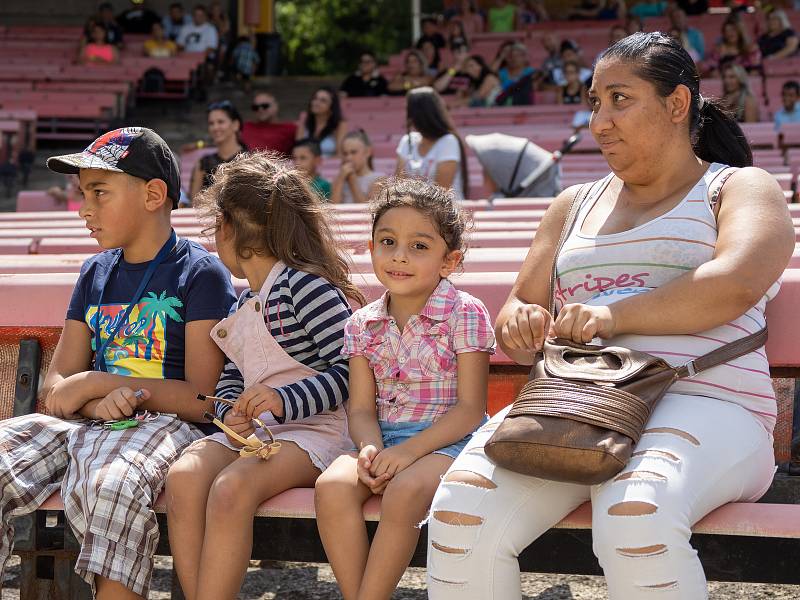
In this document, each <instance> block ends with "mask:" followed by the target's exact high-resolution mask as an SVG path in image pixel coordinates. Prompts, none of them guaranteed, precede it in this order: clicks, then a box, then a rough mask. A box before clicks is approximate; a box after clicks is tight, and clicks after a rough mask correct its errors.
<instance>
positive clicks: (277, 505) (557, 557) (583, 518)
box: [0, 271, 800, 597]
mask: <svg viewBox="0 0 800 600" xmlns="http://www.w3.org/2000/svg"><path fill="white" fill-rule="evenodd" d="M75 277H76V274H74V273H72V274H66V275H59V274H56V275H52V276H49V277H48V278H47V281H46V282H45V281H42V279H43V278H42V277H40V276H37V275H11V276H0V305H1V306H4V307H8V310H4V311H3V313H2V314H0V343H4V344H5V345H6V346H13V345H15V344H17V345H18V344H19V343H20V339H21V338H22V337H24V331H25V328H31V327H34V328H37V329H34V330H28V331H29V334H31V335H32V337H34V338H35V339H38V340H41V341H42V343H43V345H44V346H45V354H47V352H48V351H52V344H54V343H55V340H56V339H57V333H58V327H59V326H60V325H61V320H62V316H61V315H63V312H64V308H65V306H66V304H67V302H68V299H69V295H70V292H71V287H72V285H73V283H74V281H75ZM514 278H515V274H514V273H479V274H474V275H470V274H465V275H460V276H458V277H457V281H458V283H457V285H459V287H461V288H462V289H464V290H466V291H468V292H470V293H473V294H476V295H478V296H479V297H481V298H483V299H484V300H486V301H487V306H488V307H489V310H490V312H491V313H492V314H493V315H494V314H496V312H497V310H498V308H499V307H500V305H501V304H502V302H503V300H504V299H505V296H506V295H507V293H508V289H509V288H510V285H511V283H512V282H513V280H514ZM354 281H357V282H358V283H359V284H360V285H361V282H362V281H363V282H364V285H365V288H366V289H365V291H367V293H368V296H369V297H376V296H377V294H379V293H380V288H379V286H378V285H377V281H376V280H375V279H374V276H367V277H362V276H354ZM236 283H237V287H238V286H240V285H241V282H236ZM799 303H800V272H798V271H787V272H786V274H785V282H784V289H783V291H782V292H781V294H780V295H779V296H778V298H777V299H776V300H774V301H773V302H771V303H770V304H769V306H768V318H769V320H770V322H771V323H772V324H773V326H772V333H771V336H770V340H769V343H768V346H767V351H768V353H769V357H770V364H771V367H772V370H773V376H775V377H781V376H782V377H787V376H789V377H796V376H797V374H798V372H800V369H799V368H798V367H800V352H798V348H797V345H796V343H795V341H796V339H797V338H798V335H800V322H798V320H797V319H795V318H794V313H795V307H796V306H797V305H798V304H799ZM775 323H780V326H776V325H775ZM48 328H49V329H48ZM37 347H38V346H33V345H32V344H31V343H28V342H26V343H23V345H22V346H20V348H21V350H20V351H18V354H19V355H20V361H19V363H18V364H17V365H12V366H16V368H17V371H18V373H21V375H19V376H20V377H23V376H25V375H26V374H27V377H26V378H25V379H24V381H28V382H31V381H34V380H35V379H33V378H32V375H33V369H34V367H38V366H39V362H38V361H39V356H38V355H37V354H36V352H35V349H36V348H37ZM498 358H499V360H498V359H495V360H493V361H492V375H491V381H490V386H491V387H490V389H491V396H490V397H491V401H492V405H491V407H490V411H491V412H494V411H496V410H499V408H501V407H502V405H504V404H506V403H507V402H509V401H510V400H511V399H512V398H513V396H514V394H515V390H516V389H518V387H519V385H521V383H522V382H523V381H524V379H525V369H524V368H520V367H514V366H512V365H510V364H508V365H504V364H503V363H502V360H503V359H502V357H498ZM506 360H507V359H506ZM43 366H44V365H43ZM20 381H22V380H20ZM775 384H776V388H777V389H778V390H779V395H780V403H781V416H780V420H781V427H779V430H778V431H777V432H776V460H778V461H779V462H782V461H784V460H786V459H787V458H788V441H789V440H788V437H787V432H788V431H789V430H787V429H786V426H787V424H788V423H790V421H791V407H792V386H793V381H791V380H787V379H776V380H775ZM34 388H35V386H33V387H31V386H30V385H27V386H25V385H22V386H19V385H18V386H17V388H16V391H15V394H14V403H15V405H16V406H17V408H20V407H21V406H27V408H28V410H32V409H33V407H34V406H35V402H33V399H34V398H35V389H34ZM796 501H797V483H796V482H795V481H794V478H792V477H787V476H778V477H776V479H775V483H774V484H773V488H772V489H771V490H770V492H769V493H768V496H767V497H766V498H765V501H764V502H762V503H758V504H744V503H738V504H731V505H727V506H724V507H721V508H719V509H717V510H716V511H714V512H712V513H711V514H709V515H708V516H706V517H705V518H704V519H703V520H701V521H700V522H699V523H697V524H696V525H695V526H694V528H693V533H694V536H693V543H694V544H695V545H696V547H698V549H699V551H700V556H701V559H702V560H703V562H704V566H705V569H706V572H707V574H708V576H709V578H711V579H722V580H735V581H738V580H747V581H763V582H778V581H780V582H787V583H798V582H800V577H799V576H798V575H799V574H798V572H797V570H796V568H794V567H795V563H794V559H795V557H796V554H797V550H798V549H800V542H799V541H798V540H800V506H797V505H796V504H794V503H795V502H796ZM768 502H773V503H768ZM154 508H155V510H156V512H157V513H158V514H159V521H160V523H161V526H162V543H161V546H160V547H159V552H160V553H168V552H169V550H168V547H167V538H166V535H164V534H163V533H164V532H163V528H165V526H166V519H165V517H164V502H163V498H159V499H158V500H157V502H156V505H155V507H154ZM62 509H63V505H62V504H61V500H60V498H59V497H58V495H57V494H56V495H54V496H52V497H51V498H50V499H48V500H47V501H46V503H45V505H44V506H43V507H42V508H41V509H40V511H38V512H37V513H36V514H35V515H31V516H30V517H27V518H26V519H27V525H26V526H27V528H28V529H27V531H28V532H30V533H29V535H28V537H27V539H22V540H19V541H18V544H17V548H16V551H17V552H18V553H19V554H20V555H21V556H22V557H23V560H24V561H26V563H25V564H27V565H29V566H28V567H27V568H28V569H29V575H28V577H29V579H26V580H24V581H23V588H24V587H25V586H29V587H28V589H33V587H35V586H38V585H41V584H42V583H43V582H42V581H37V579H38V578H41V579H44V578H46V577H48V573H47V571H48V570H50V571H51V572H50V574H49V576H50V577H52V576H53V572H59V571H58V569H48V567H47V561H48V560H49V561H51V565H52V564H56V565H58V564H60V563H59V561H61V563H66V568H65V569H63V570H62V571H61V572H62V573H67V574H68V572H69V571H68V566H69V561H70V560H71V559H72V557H73V556H74V544H73V545H72V546H71V545H70V543H69V535H68V534H66V535H65V532H64V526H63V517H61V516H60V515H61V510H62ZM257 514H258V518H257V519H256V523H255V532H254V533H255V539H256V540H263V541H259V542H257V543H256V545H255V547H254V557H256V558H267V559H270V558H271V559H282V560H305V561H324V560H325V557H324V553H323V552H322V548H321V545H320V543H319V541H318V536H317V533H316V527H315V522H314V509H313V491H312V490H310V489H294V490H289V491H287V492H285V493H283V494H281V495H279V496H277V497H275V498H273V499H271V500H269V501H267V502H265V503H264V504H262V506H261V507H260V508H259V511H258V513H257ZM48 515H49V516H50V517H51V518H50V519H49V520H48V518H47V517H48ZM364 515H365V518H366V519H368V520H369V521H370V522H371V523H372V524H371V526H370V527H371V530H374V527H375V523H374V522H375V521H377V520H378V519H379V518H380V503H379V499H377V498H373V499H371V500H370V501H369V502H367V503H366V504H365V506H364ZM53 517H55V519H53ZM54 522H55V523H54ZM590 526H591V519H590V509H589V506H588V505H583V506H581V507H579V508H578V509H577V510H576V511H574V512H573V513H572V514H570V515H569V516H568V517H566V518H565V519H564V520H563V521H562V522H561V523H559V524H558V525H557V526H556V527H555V528H554V529H553V530H551V531H550V532H548V533H546V534H545V535H544V536H543V537H542V538H540V539H539V540H537V542H535V543H534V544H532V545H531V546H530V547H529V548H528V549H527V550H526V551H525V552H523V554H522V555H521V557H520V561H521V566H522V568H523V569H524V570H536V571H540V572H559V573H564V572H576V573H588V574H598V573H599V568H598V566H597V564H596V561H595V560H594V558H593V557H592V554H591V541H590V535H591V534H590V530H589V528H590ZM20 530H24V529H23V528H20ZM60 536H64V537H65V538H66V540H67V541H66V544H65V545H66V548H65V546H64V545H63V544H64V542H61V543H58V542H56V545H55V546H54V545H53V542H52V541H51V540H53V539H54V538H55V539H59V538H60ZM301 539H302V540H303V543H302V544H298V541H299V540H301ZM64 548H65V549H64ZM424 553H425V539H424V536H423V539H422V540H421V542H420V545H419V547H418V550H417V554H416V555H415V559H414V562H413V563H412V564H414V565H424ZM37 566H39V568H40V569H41V571H42V572H41V573H40V572H38V571H37ZM63 566H64V565H62V567H63ZM69 579H70V577H69V576H68V575H62V576H60V577H59V584H61V585H66V586H67V587H70V584H69V583H68V582H67V580H69ZM45 583H46V582H45ZM78 587H79V586H78V584H76V583H75V582H73V584H72V588H71V589H72V590H73V591H72V592H70V593H77V591H76V590H77V589H78ZM65 593H66V591H65ZM65 597H66V596H65ZM73 597H74V596H73Z"/></svg>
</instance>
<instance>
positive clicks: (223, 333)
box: [217, 329, 228, 339]
mask: <svg viewBox="0 0 800 600" xmlns="http://www.w3.org/2000/svg"><path fill="white" fill-rule="evenodd" d="M227 335H228V332H227V331H225V330H224V329H218V330H217V337H218V338H220V339H224V338H225V337H226V336H227Z"/></svg>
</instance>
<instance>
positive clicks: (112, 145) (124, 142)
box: [47, 127, 181, 208]
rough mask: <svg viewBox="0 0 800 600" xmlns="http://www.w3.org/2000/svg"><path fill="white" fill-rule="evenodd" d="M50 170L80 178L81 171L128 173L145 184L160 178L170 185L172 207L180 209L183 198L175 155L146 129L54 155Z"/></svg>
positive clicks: (128, 130)
mask: <svg viewBox="0 0 800 600" xmlns="http://www.w3.org/2000/svg"><path fill="white" fill-rule="evenodd" d="M47 167H48V168H49V169H50V170H51V171H55V172H56V173H64V174H66V175H77V174H78V173H79V172H80V170H81V169H101V170H103V171H114V172H115V173H127V174H128V175H131V176H133V177H138V178H140V179H144V180H145V181H150V180H151V179H161V180H162V181H163V182H164V183H166V184H167V196H168V197H169V199H170V200H172V208H177V207H178V200H179V199H180V196H181V176H180V171H179V169H178V161H177V159H176V158H175V155H174V154H173V153H172V150H170V148H169V146H168V145H167V143H166V142H165V141H164V140H163V139H162V138H161V136H159V135H158V134H157V133H156V132H155V131H153V130H152V129H147V128H146V127H123V128H121V129H115V130H114V131H109V132H108V133H104V134H103V135H101V136H100V137H99V138H97V139H96V140H95V141H93V142H92V143H91V144H89V146H87V147H86V149H85V150H84V151H83V152H77V153H75V154H64V155H62V156H51V157H50V158H48V159H47Z"/></svg>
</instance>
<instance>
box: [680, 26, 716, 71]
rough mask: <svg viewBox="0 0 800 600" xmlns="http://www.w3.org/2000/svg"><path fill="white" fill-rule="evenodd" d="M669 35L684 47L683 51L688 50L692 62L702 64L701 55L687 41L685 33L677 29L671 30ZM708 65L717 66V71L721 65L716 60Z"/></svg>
mask: <svg viewBox="0 0 800 600" xmlns="http://www.w3.org/2000/svg"><path fill="white" fill-rule="evenodd" d="M667 33H668V34H669V37H671V38H672V39H674V40H676V41H677V42H678V43H679V44H680V45H681V46H682V47H683V49H684V50H686V52H687V53H688V54H689V56H691V57H692V60H693V61H694V62H695V63H700V62H701V61H700V55H699V54H698V53H697V50H695V49H694V48H692V45H691V44H690V43H689V40H688V39H687V37H686V34H685V33H683V32H682V31H681V30H680V29H678V28H677V27H672V28H670V30H669V31H668V32H667ZM707 64H714V65H715V69H716V65H718V64H719V61H716V60H714V61H710V63H709V61H707Z"/></svg>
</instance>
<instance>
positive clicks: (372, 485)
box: [356, 444, 391, 494]
mask: <svg viewBox="0 0 800 600" xmlns="http://www.w3.org/2000/svg"><path fill="white" fill-rule="evenodd" d="M378 454H380V452H379V451H378V449H377V448H376V447H375V446H373V445H372V444H369V445H367V446H364V447H363V448H362V449H361V452H359V453H358V462H357V466H356V472H357V473H358V479H359V481H361V483H363V484H364V485H365V486H367V487H368V488H369V489H370V491H371V492H372V493H373V494H382V493H383V490H384V488H385V487H386V484H387V483H389V480H390V479H391V477H390V476H388V475H381V476H380V477H373V476H372V473H371V472H370V470H371V469H370V467H371V466H372V461H373V460H374V459H375V457H376V456H378Z"/></svg>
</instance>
